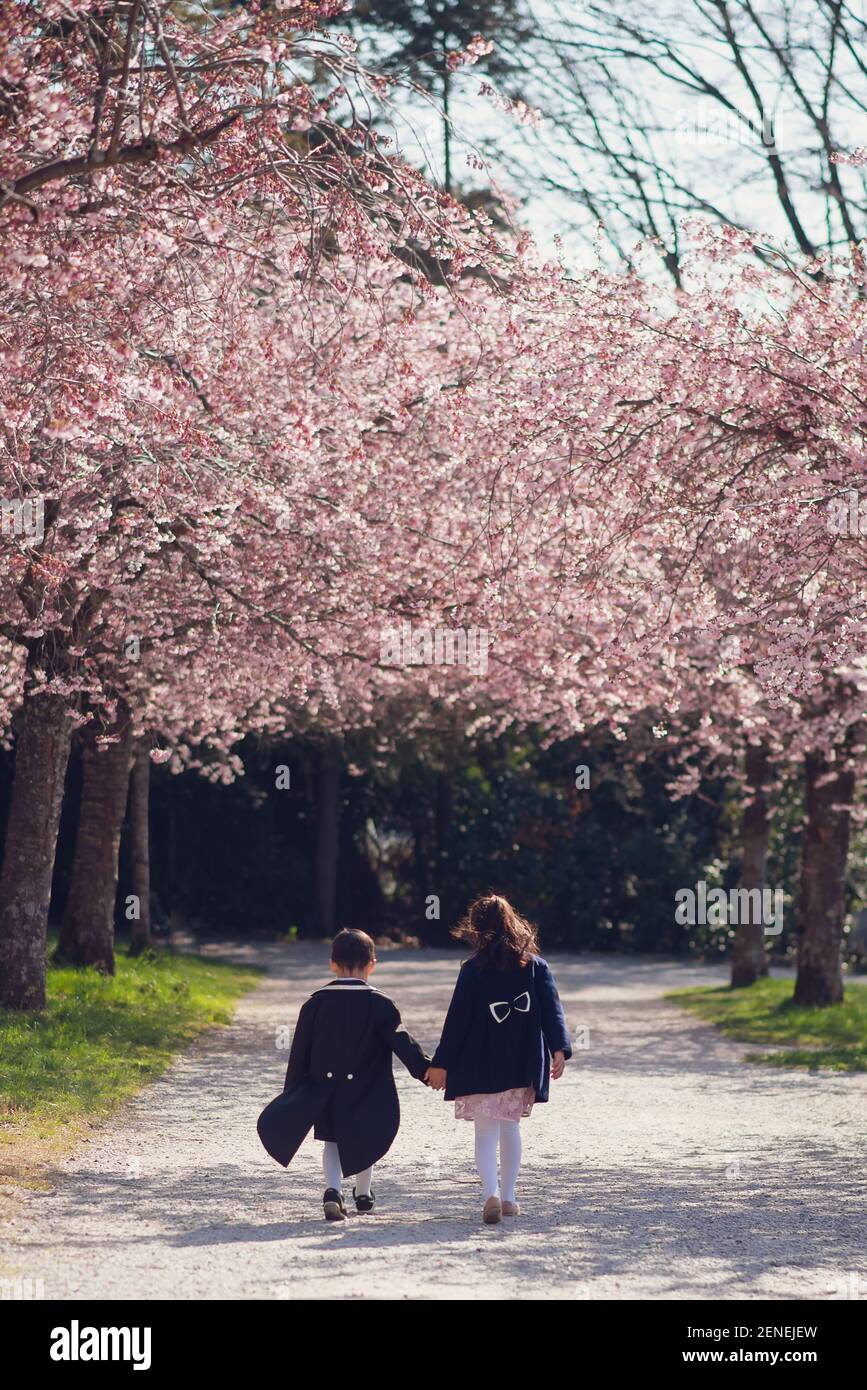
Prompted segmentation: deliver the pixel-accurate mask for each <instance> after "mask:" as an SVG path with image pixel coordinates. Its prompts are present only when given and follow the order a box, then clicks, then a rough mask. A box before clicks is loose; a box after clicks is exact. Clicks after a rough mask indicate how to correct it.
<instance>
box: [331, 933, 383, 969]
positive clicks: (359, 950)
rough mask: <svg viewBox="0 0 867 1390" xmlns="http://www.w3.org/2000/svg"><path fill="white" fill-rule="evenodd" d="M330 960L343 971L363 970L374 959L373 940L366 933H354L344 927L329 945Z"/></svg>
mask: <svg viewBox="0 0 867 1390" xmlns="http://www.w3.org/2000/svg"><path fill="white" fill-rule="evenodd" d="M331 959H332V960H333V961H334V964H335V965H342V966H343V968H344V970H363V969H364V967H365V966H367V965H372V964H373V962H374V960H375V959H376V948H375V946H374V944H373V938H372V937H369V936H368V935H367V932H366V931H356V929H355V928H354V927H346V928H344V930H343V931H339V932H338V933H337V935H336V936H335V938H334V940H333V941H332V943H331Z"/></svg>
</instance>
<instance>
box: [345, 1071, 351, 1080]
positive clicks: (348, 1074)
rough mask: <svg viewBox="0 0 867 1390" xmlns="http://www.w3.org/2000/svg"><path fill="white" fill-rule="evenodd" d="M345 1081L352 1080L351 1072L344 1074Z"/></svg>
mask: <svg viewBox="0 0 867 1390" xmlns="http://www.w3.org/2000/svg"><path fill="white" fill-rule="evenodd" d="M346 1080H347V1081H351V1080H352V1072H351V1071H348V1072H347V1073H346Z"/></svg>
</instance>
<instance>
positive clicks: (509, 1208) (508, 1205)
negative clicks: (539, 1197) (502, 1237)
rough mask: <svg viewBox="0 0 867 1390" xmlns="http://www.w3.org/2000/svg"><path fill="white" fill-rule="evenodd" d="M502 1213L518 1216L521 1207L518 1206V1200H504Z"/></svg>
mask: <svg viewBox="0 0 867 1390" xmlns="http://www.w3.org/2000/svg"><path fill="white" fill-rule="evenodd" d="M503 1215H504V1216H520V1215H521V1207H520V1204H519V1203H518V1202H504V1203H503Z"/></svg>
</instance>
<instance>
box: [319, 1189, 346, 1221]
mask: <svg viewBox="0 0 867 1390" xmlns="http://www.w3.org/2000/svg"><path fill="white" fill-rule="evenodd" d="M322 1206H323V1209H324V1211H325V1220H326V1221H345V1220H346V1207H345V1205H344V1202H343V1196H342V1194H341V1193H340V1192H338V1191H337V1188H336V1187H327V1188H326V1189H325V1196H324V1197H323V1198H322Z"/></svg>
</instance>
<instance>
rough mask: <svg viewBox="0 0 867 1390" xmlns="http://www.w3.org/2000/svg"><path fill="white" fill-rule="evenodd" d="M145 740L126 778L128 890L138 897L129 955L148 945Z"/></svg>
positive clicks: (148, 784)
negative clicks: (129, 853) (129, 850)
mask: <svg viewBox="0 0 867 1390" xmlns="http://www.w3.org/2000/svg"><path fill="white" fill-rule="evenodd" d="M148 744H149V740H148V739H142V740H141V742H140V743H139V745H138V748H137V749H136V753H135V759H134V761H133V765H132V776H131V778H130V831H131V839H132V891H133V893H134V894H135V896H136V897H137V898H138V914H139V915H138V918H137V919H136V918H134V919H133V923H132V928H131V932H130V943H129V950H130V955H132V956H139V955H141V953H142V951H145V950H147V948H148V946H150V944H151V862H150V832H149V813H150V790H151V758H150V749H149V747H148Z"/></svg>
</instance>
